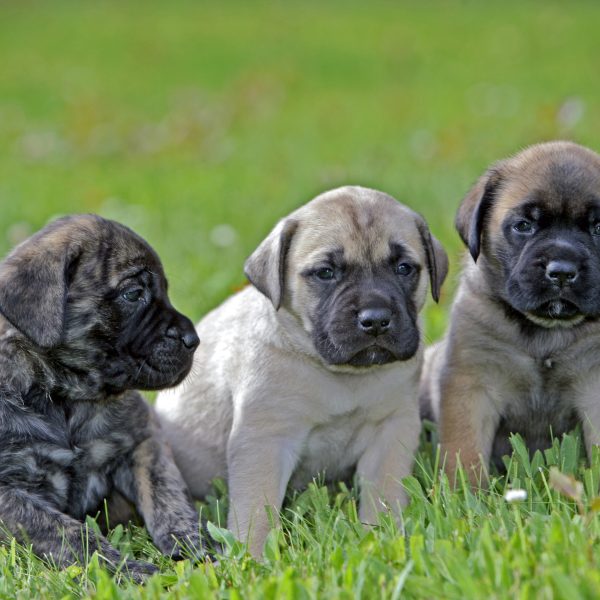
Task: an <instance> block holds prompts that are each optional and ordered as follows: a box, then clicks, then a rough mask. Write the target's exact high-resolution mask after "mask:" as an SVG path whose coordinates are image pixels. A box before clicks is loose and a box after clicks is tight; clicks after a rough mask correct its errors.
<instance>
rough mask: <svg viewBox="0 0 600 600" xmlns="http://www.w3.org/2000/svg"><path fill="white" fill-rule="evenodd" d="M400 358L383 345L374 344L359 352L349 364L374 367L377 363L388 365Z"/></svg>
mask: <svg viewBox="0 0 600 600" xmlns="http://www.w3.org/2000/svg"><path fill="white" fill-rule="evenodd" d="M397 360H399V359H398V357H397V356H396V355H395V354H394V353H393V352H391V351H390V350H388V349H387V348H383V347H382V346H378V345H377V344H373V345H371V346H367V347H366V348H364V349H363V350H361V351H360V352H357V353H356V354H355V355H354V356H353V357H352V358H351V359H350V360H349V361H348V363H347V364H349V365H351V366H353V367H372V366H375V365H386V364H388V363H391V362H395V361H397Z"/></svg>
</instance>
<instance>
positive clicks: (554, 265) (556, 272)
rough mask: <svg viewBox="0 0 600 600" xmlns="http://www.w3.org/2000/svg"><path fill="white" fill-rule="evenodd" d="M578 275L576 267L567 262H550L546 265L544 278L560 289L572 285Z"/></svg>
mask: <svg viewBox="0 0 600 600" xmlns="http://www.w3.org/2000/svg"><path fill="white" fill-rule="evenodd" d="M578 275H579V272H578V270H577V266H576V265H575V264H573V263H572V262H570V261H568V260H552V261H550V262H549V263H548V264H547V265H546V277H547V278H548V279H549V280H550V281H551V282H552V283H553V284H555V285H558V286H560V287H563V286H565V285H569V284H570V283H574V281H575V280H576V279H577V276H578Z"/></svg>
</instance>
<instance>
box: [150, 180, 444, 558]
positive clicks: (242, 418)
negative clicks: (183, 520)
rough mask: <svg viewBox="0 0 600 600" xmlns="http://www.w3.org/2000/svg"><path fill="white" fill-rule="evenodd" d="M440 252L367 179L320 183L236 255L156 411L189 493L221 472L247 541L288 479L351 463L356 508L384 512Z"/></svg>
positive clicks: (373, 515)
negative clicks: (247, 252) (364, 183)
mask: <svg viewBox="0 0 600 600" xmlns="http://www.w3.org/2000/svg"><path fill="white" fill-rule="evenodd" d="M447 267H448V262H447V256H446V253H445V252H444V250H443V249H442V247H441V245H440V244H439V242H438V241H437V240H436V239H435V238H433V237H432V236H431V235H430V233H429V230H428V228H427V225H426V223H425V221H424V220H423V218H422V217H421V216H420V215H418V214H416V213H415V212H413V211H412V210H410V209H408V208H406V207H405V206H403V205H402V204H400V203H398V202H397V201H396V200H394V199H393V198H392V197H390V196H388V195H386V194H384V193H382V192H378V191H375V190H370V189H365V188H360V187H343V188H339V189H336V190H333V191H330V192H327V193H324V194H322V195H320V196H318V197H317V198H315V199H314V200H312V201H311V202H309V203H308V204H306V205H304V206H302V207H301V208H299V209H298V210H296V211H295V212H293V213H292V214H291V215H289V216H288V217H286V218H285V219H283V220H281V221H280V222H279V223H278V224H277V226H276V227H275V228H274V230H273V231H272V232H271V233H270V234H269V236H268V237H267V238H266V239H265V240H264V241H263V242H262V243H261V244H260V246H259V247H258V248H257V249H256V251H255V252H254V253H253V254H252V255H251V256H250V258H249V259H248V260H247V262H246V265H245V272H246V275H247V277H248V279H249V280H250V282H251V283H252V284H253V285H252V286H251V287H247V288H246V289H244V290H242V291H241V292H239V293H238V294H236V295H235V296H233V297H232V298H230V299H229V300H227V301H226V302H225V303H223V304H222V305H221V306H219V307H218V308H217V309H215V310H214V311H213V312H211V313H210V314H208V315H207V316H206V317H205V318H204V319H203V320H202V321H201V322H200V324H199V325H198V328H197V331H198V333H199V336H200V338H201V340H202V343H201V345H200V347H199V349H198V351H197V352H196V355H195V359H194V360H195V364H194V367H193V373H194V375H193V376H192V378H191V379H190V380H188V381H187V382H186V383H185V385H183V386H180V387H179V388H178V389H176V390H175V392H170V393H163V394H161V395H160V396H159V397H158V401H157V405H156V408H157V411H158V413H159V415H160V418H161V420H162V423H163V426H164V429H165V431H166V433H167V436H168V438H169V440H170V443H171V444H172V447H173V450H174V453H175V459H176V462H177V464H178V465H179V467H180V469H181V471H182V473H183V476H184V478H185V480H186V481H187V483H188V485H189V487H190V489H191V491H192V493H193V495H194V496H195V497H196V498H199V499H200V498H202V497H204V496H205V494H206V493H207V492H208V491H209V489H210V485H211V481H212V480H213V479H214V478H216V477H222V478H226V479H227V481H228V484H229V494H230V512H229V519H228V526H229V528H230V529H232V530H233V531H234V532H235V533H236V534H237V535H238V537H239V538H240V539H241V540H243V541H247V542H248V544H249V549H250V551H251V552H252V554H253V555H254V556H258V555H260V553H261V552H262V548H263V544H264V541H265V538H266V536H267V533H268V531H269V523H270V521H269V515H268V512H269V511H268V510H266V509H267V508H273V509H275V510H274V511H271V512H273V514H274V515H275V518H276V515H277V511H278V510H279V509H280V508H281V504H282V502H283V498H284V494H285V491H286V488H287V486H288V484H291V485H292V486H294V487H301V486H305V485H306V484H307V483H308V482H310V481H311V479H312V478H313V477H315V476H316V475H318V474H319V473H325V476H326V478H327V479H328V480H338V479H342V478H345V477H347V476H349V475H351V474H352V473H353V472H354V471H356V473H357V475H358V481H359V484H360V518H361V520H362V521H363V522H365V523H376V522H377V513H378V512H379V511H381V510H392V511H395V512H396V513H399V511H400V507H401V506H402V505H403V504H405V502H406V494H405V492H404V490H403V487H402V478H403V477H405V476H407V475H409V474H410V472H411V470H412V466H413V460H414V454H415V451H416V449H417V445H418V440H419V432H420V429H421V425H420V420H419V404H418V398H417V394H418V381H419V374H420V370H421V363H422V349H423V345H422V342H421V332H420V325H419V318H418V313H419V311H420V309H421V308H422V306H423V304H424V302H425V298H426V293H427V287H428V280H430V281H431V289H432V295H433V297H434V299H436V300H437V298H438V296H439V290H440V286H441V285H442V283H443V281H444V278H445V276H446V273H447Z"/></svg>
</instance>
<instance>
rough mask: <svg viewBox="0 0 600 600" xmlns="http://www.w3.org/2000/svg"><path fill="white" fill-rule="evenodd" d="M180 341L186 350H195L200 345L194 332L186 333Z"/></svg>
mask: <svg viewBox="0 0 600 600" xmlns="http://www.w3.org/2000/svg"><path fill="white" fill-rule="evenodd" d="M181 341H182V342H183V345H184V346H185V347H186V348H189V349H190V350H191V349H192V348H197V347H198V345H199V344H200V338H199V337H198V335H197V334H196V332H195V331H188V332H186V333H184V334H183V335H182V336H181Z"/></svg>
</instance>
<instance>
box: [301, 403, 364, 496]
mask: <svg viewBox="0 0 600 600" xmlns="http://www.w3.org/2000/svg"><path fill="white" fill-rule="evenodd" d="M374 432H375V426H374V425H373V424H371V423H369V422H367V421H366V418H365V414H364V411H362V410H360V409H357V410H355V411H353V412H351V413H349V414H347V415H343V416H338V417H335V418H332V419H331V421H329V422H327V423H324V424H322V425H319V426H317V427H315V428H313V429H312V430H311V431H310V433H309V435H308V437H307V439H306V441H305V443H304V445H303V448H302V452H301V454H300V458H299V460H298V464H297V466H296V469H295V471H294V474H293V475H292V479H291V485H292V486H293V487H304V486H306V485H307V484H308V483H309V482H310V481H311V480H312V479H313V478H314V477H316V476H317V475H320V474H323V475H324V476H325V478H326V479H327V480H328V481H330V480H341V479H345V478H346V477H348V476H349V475H351V474H352V470H353V469H354V467H355V466H356V463H357V462H358V460H359V458H360V456H361V455H362V454H363V452H364V451H365V449H366V447H367V445H368V443H369V440H370V439H371V438H372V436H373V435H374Z"/></svg>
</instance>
